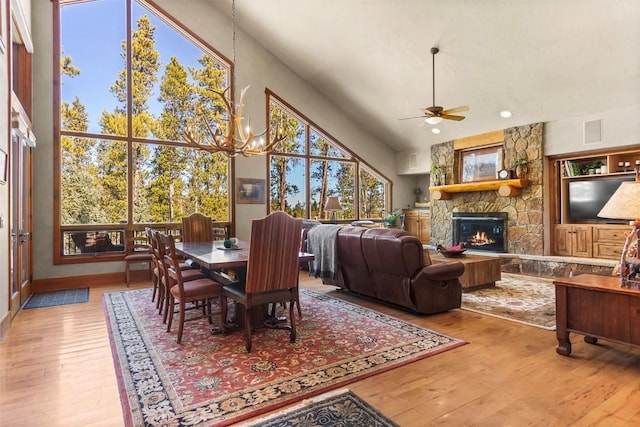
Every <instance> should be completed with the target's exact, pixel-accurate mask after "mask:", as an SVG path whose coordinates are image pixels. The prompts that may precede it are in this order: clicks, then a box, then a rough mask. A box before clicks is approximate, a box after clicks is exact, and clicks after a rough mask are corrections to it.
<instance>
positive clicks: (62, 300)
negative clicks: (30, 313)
mask: <svg viewBox="0 0 640 427" xmlns="http://www.w3.org/2000/svg"><path fill="white" fill-rule="evenodd" d="M88 301H89V288H78V289H65V290H62V291H51V292H36V293H35V294H33V295H31V298H29V301H27V303H26V304H25V305H24V307H23V309H27V308H41V307H53V306H56V305H66V304H79V303H82V302H88Z"/></svg>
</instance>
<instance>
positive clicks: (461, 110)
mask: <svg viewBox="0 0 640 427" xmlns="http://www.w3.org/2000/svg"><path fill="white" fill-rule="evenodd" d="M464 111H469V107H467V106H466V105H463V106H460V107H456V108H450V109H448V110H444V111H443V112H442V114H451V113H462V112H464Z"/></svg>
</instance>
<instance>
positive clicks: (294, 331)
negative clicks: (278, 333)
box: [289, 300, 300, 342]
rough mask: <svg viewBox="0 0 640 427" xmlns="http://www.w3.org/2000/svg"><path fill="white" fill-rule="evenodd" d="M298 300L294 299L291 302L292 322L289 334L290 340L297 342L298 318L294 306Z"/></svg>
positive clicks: (290, 315) (290, 319) (290, 318)
mask: <svg viewBox="0 0 640 427" xmlns="http://www.w3.org/2000/svg"><path fill="white" fill-rule="evenodd" d="M295 303H296V301H295V300H293V301H291V302H290V303H289V322H291V333H290V334H289V342H296V318H295V316H294V314H293V306H294V305H295ZM299 309H300V303H299V302H298V310H299Z"/></svg>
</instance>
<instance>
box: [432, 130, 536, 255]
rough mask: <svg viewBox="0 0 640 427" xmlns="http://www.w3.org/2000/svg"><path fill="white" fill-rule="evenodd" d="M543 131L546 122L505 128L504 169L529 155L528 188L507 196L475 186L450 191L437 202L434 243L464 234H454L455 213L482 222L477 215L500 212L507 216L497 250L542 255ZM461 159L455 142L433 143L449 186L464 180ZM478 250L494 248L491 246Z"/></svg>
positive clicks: (435, 161) (434, 155)
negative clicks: (468, 189) (460, 172)
mask: <svg viewBox="0 0 640 427" xmlns="http://www.w3.org/2000/svg"><path fill="white" fill-rule="evenodd" d="M542 135H543V124H542V123H534V124H531V125H525V126H519V127H514V128H508V129H505V130H504V141H503V144H504V145H503V147H504V165H505V168H507V169H512V168H513V166H512V165H513V164H514V161H515V160H516V159H527V160H528V165H527V166H528V168H529V172H528V173H527V176H526V178H527V185H526V187H524V188H522V189H521V191H519V192H518V193H517V194H509V195H505V196H503V195H501V194H499V193H498V191H493V190H491V191H489V190H487V191H471V192H458V193H451V197H450V198H449V199H444V200H436V201H432V202H431V240H430V242H429V243H430V244H431V245H433V246H435V245H437V244H441V245H444V246H449V245H451V243H452V242H453V245H457V244H458V243H460V240H462V239H460V238H458V237H457V236H456V237H454V235H453V229H454V227H453V222H454V216H463V215H464V216H467V217H469V216H472V217H474V220H475V221H482V220H480V219H478V217H477V215H478V214H480V215H485V214H486V215H491V217H496V213H499V214H500V217H501V218H504V223H505V225H504V228H503V230H504V233H505V234H504V235H505V237H504V238H503V239H502V241H501V242H500V243H499V244H495V245H496V246H493V245H494V244H491V246H490V247H491V249H490V250H491V251H492V252H506V253H512V254H527V255H543V252H544V240H543V239H544V236H545V230H544V223H543V204H544V203H543V191H542V186H543V179H542V174H543V154H542ZM457 158H458V157H457V156H456V151H455V149H454V141H450V142H445V143H442V144H437V145H434V146H432V147H431V161H432V163H433V164H436V165H438V166H440V167H442V168H443V170H444V172H445V173H446V184H447V185H449V184H457V183H459V182H460V179H459V177H458V171H459V167H458V165H457V163H456V161H457V160H456V159H457ZM469 213H471V214H473V215H469ZM456 221H458V220H456ZM495 240H500V239H495ZM485 246H486V245H485ZM497 246H500V247H497ZM473 249H474V250H476V249H478V250H485V251H487V252H488V251H489V248H480V247H477V248H473Z"/></svg>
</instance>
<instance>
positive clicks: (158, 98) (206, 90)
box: [132, 2, 229, 142]
mask: <svg viewBox="0 0 640 427" xmlns="http://www.w3.org/2000/svg"><path fill="white" fill-rule="evenodd" d="M133 17H134V23H133V24H134V25H133V28H132V34H133V40H134V44H133V52H132V61H133V62H132V63H133V66H134V68H133V69H134V72H133V75H132V77H133V83H134V91H133V113H134V116H133V120H134V134H135V136H136V137H141V138H144V137H155V138H157V139H162V140H169V141H177V142H178V141H184V136H183V133H184V131H185V129H186V125H187V124H189V125H190V126H191V127H192V128H203V127H204V123H203V120H207V121H208V122H209V123H210V124H214V123H215V122H219V121H222V119H224V118H226V108H225V105H224V102H223V99H222V95H216V94H215V93H213V92H211V90H214V91H217V92H219V93H220V94H222V92H223V91H224V90H225V89H226V88H227V87H228V82H229V79H228V76H229V67H228V65H226V64H224V63H223V62H222V61H221V60H220V59H219V58H218V57H217V56H216V55H215V53H214V52H211V51H205V50H203V49H201V48H200V47H199V46H196V45H195V44H194V43H193V42H192V41H191V40H189V39H188V38H187V37H185V36H184V35H183V34H181V33H180V32H178V31H176V29H175V26H171V25H169V24H167V23H166V21H165V19H163V18H162V17H161V16H160V15H159V14H156V13H155V12H154V11H153V10H152V9H147V8H145V7H144V6H142V5H140V4H138V3H135V2H134V3H133ZM136 40H139V42H136ZM154 119H155V121H156V122H155V126H151V125H152V124H154V123H153V120H154ZM194 120H195V121H194ZM196 122H197V123H196ZM198 141H201V139H198Z"/></svg>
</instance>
